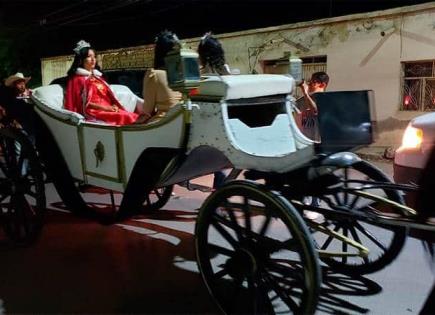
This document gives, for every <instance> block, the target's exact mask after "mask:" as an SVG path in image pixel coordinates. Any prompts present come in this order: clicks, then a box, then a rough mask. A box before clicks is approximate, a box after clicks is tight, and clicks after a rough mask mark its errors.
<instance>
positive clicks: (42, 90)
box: [32, 84, 143, 123]
mask: <svg viewBox="0 0 435 315" xmlns="http://www.w3.org/2000/svg"><path fill="white" fill-rule="evenodd" d="M111 88H112V90H113V92H114V93H115V96H116V97H117V98H118V100H119V101H120V102H121V104H122V105H123V106H124V108H125V109H126V110H127V111H130V112H133V111H135V110H137V111H138V112H141V110H142V108H143V100H142V99H141V98H139V97H138V96H136V95H135V94H134V93H133V92H132V91H131V90H130V89H129V88H128V87H126V86H123V85H119V84H113V85H111ZM32 98H33V99H34V101H35V102H36V103H38V104H40V105H43V106H45V107H46V108H47V109H48V111H50V112H51V113H52V114H54V115H56V116H58V117H59V118H61V119H66V120H70V121H72V122H74V123H78V122H79V121H81V120H84V117H83V116H82V115H80V114H79V113H75V112H71V111H69V110H66V109H64V108H63V104H64V89H63V87H62V86H61V85H59V84H51V85H47V86H41V87H39V88H37V89H35V90H34V92H33V95H32Z"/></svg>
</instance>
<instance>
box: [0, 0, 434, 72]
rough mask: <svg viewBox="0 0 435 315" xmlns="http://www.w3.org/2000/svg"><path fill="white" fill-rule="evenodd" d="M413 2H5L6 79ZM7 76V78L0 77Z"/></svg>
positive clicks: (0, 18)
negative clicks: (69, 59) (92, 53)
mask: <svg viewBox="0 0 435 315" xmlns="http://www.w3.org/2000/svg"><path fill="white" fill-rule="evenodd" d="M424 2H430V1H421V0H420V1H419V0H414V1H407V0H262V1H260V0H45V1H39V0H10V1H9V0H0V66H2V67H1V68H0V76H1V75H2V74H4V72H7V71H11V70H12V69H14V68H17V67H20V68H24V69H29V71H31V72H34V71H37V66H36V65H37V64H38V61H39V59H40V58H41V57H49V56H55V55H65V54H71V52H72V48H73V47H74V44H75V43H76V42H77V41H78V40H80V39H85V40H87V41H90V42H91V44H92V45H93V46H94V47H95V48H96V49H97V50H104V49H109V48H120V47H127V46H136V45H141V44H150V43H152V42H153V39H154V37H155V35H156V34H157V33H158V32H159V31H161V30H163V29H169V30H172V31H174V32H176V33H177V34H178V36H179V37H180V38H181V39H183V38H189V37H197V36H201V35H202V34H203V33H204V32H206V31H209V30H211V31H213V32H214V33H216V34H220V33H226V32H233V31H240V30H247V29H252V28H258V27H267V26H275V25H282V24H289V23H295V22H301V21H309V20H315V19H320V18H327V17H333V16H340V15H346V14H351V13H359V12H369V11H375V10H381V9H387V8H392V7H400V6H405V5H412V4H418V3H424ZM2 72H3V73H2Z"/></svg>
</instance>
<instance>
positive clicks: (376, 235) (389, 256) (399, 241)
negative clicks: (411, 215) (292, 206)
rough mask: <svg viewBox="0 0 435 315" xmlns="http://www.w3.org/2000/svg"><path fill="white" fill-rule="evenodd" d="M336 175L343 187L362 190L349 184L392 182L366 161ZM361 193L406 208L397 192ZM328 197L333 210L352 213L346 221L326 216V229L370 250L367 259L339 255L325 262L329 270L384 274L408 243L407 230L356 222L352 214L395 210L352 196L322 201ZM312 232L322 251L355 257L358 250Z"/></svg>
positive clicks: (330, 237)
mask: <svg viewBox="0 0 435 315" xmlns="http://www.w3.org/2000/svg"><path fill="white" fill-rule="evenodd" d="M335 174H336V175H337V176H340V177H341V178H342V179H343V180H344V181H345V186H344V187H361V186H362V185H363V184H361V183H352V182H349V181H351V180H352V179H356V180H364V181H367V184H368V185H369V184H370V181H377V182H391V181H390V179H389V178H388V177H387V176H386V175H385V174H384V173H383V172H382V171H381V170H379V169H378V168H376V167H375V166H373V165H372V164H370V163H368V162H366V161H361V162H358V163H356V164H354V165H352V166H351V167H347V168H342V169H339V170H337V171H335ZM362 191H365V192H368V193H371V194H374V195H378V196H382V197H386V198H388V199H389V200H392V201H395V202H397V203H400V204H404V200H403V197H402V196H401V194H400V193H399V192H398V191H397V190H390V189H388V190H387V189H382V188H373V189H364V190H362ZM325 197H326V198H329V200H330V202H332V206H334V205H337V206H340V207H341V208H348V209H349V212H350V214H349V216H346V217H337V216H335V217H334V218H329V217H328V216H327V215H325V218H324V219H325V225H327V227H328V228H329V229H330V230H332V231H335V232H337V233H340V234H342V235H343V236H345V237H346V238H348V239H350V240H353V241H355V242H357V243H358V244H361V245H363V246H364V247H366V249H368V250H369V252H368V255H366V256H364V255H354V256H342V257H339V255H337V256H335V257H334V256H331V257H328V258H322V260H323V261H324V262H326V263H327V264H328V265H329V266H331V267H332V268H334V269H335V270H337V271H339V272H345V273H357V274H367V273H372V272H375V271H378V270H381V269H382V268H384V267H385V266H387V265H388V264H390V263H391V262H392V261H393V260H394V259H395V258H396V257H397V256H398V255H399V253H400V251H401V249H402V247H403V246H404V243H405V240H406V234H407V230H406V228H404V227H398V226H385V225H378V224H372V223H369V222H366V221H362V220H356V219H354V218H352V214H351V211H352V210H354V209H361V210H363V211H364V209H368V208H371V209H372V210H377V211H379V212H387V211H388V212H394V211H395V209H392V208H391V207H390V206H387V205H383V204H382V203H380V202H375V201H373V200H369V199H366V198H364V197H362V196H357V195H355V194H352V193H351V192H349V193H346V192H338V193H336V194H333V195H328V196H324V197H323V199H324V198H325ZM321 199H322V198H321ZM323 203H324V202H322V201H321V205H320V206H321V207H323ZM316 220H318V219H316ZM313 232H314V233H313V238H314V240H315V242H316V243H317V247H318V248H319V249H320V250H322V251H327V252H342V253H348V254H356V250H355V248H354V247H353V246H351V245H350V244H349V243H348V242H346V241H342V240H340V239H338V238H336V237H333V236H329V235H325V234H324V233H322V232H321V231H319V230H318V229H315V228H314V229H313ZM320 257H322V254H320Z"/></svg>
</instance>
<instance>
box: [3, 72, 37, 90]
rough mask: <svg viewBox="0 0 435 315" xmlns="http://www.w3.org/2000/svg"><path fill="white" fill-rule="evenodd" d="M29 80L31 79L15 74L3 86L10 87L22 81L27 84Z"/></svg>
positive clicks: (18, 73) (19, 73)
mask: <svg viewBox="0 0 435 315" xmlns="http://www.w3.org/2000/svg"><path fill="white" fill-rule="evenodd" d="M30 79H31V77H25V76H24V75H23V74H22V73H21V72H17V73H15V74H13V75H11V76H9V77H8V78H7V79H6V80H5V85H6V86H8V87H11V86H12V85H13V84H14V83H15V82H16V81H18V80H23V81H25V82H26V83H27V82H29V80H30Z"/></svg>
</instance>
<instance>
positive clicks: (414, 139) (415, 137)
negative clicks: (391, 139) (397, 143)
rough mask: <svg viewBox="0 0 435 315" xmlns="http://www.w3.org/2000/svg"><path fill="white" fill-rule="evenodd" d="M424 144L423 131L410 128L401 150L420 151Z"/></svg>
mask: <svg viewBox="0 0 435 315" xmlns="http://www.w3.org/2000/svg"><path fill="white" fill-rule="evenodd" d="M422 142H423V130H421V129H419V128H415V127H412V126H408V127H406V129H405V133H404V134H403V138H402V145H401V148H406V149H419V148H420V146H421V143H422Z"/></svg>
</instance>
